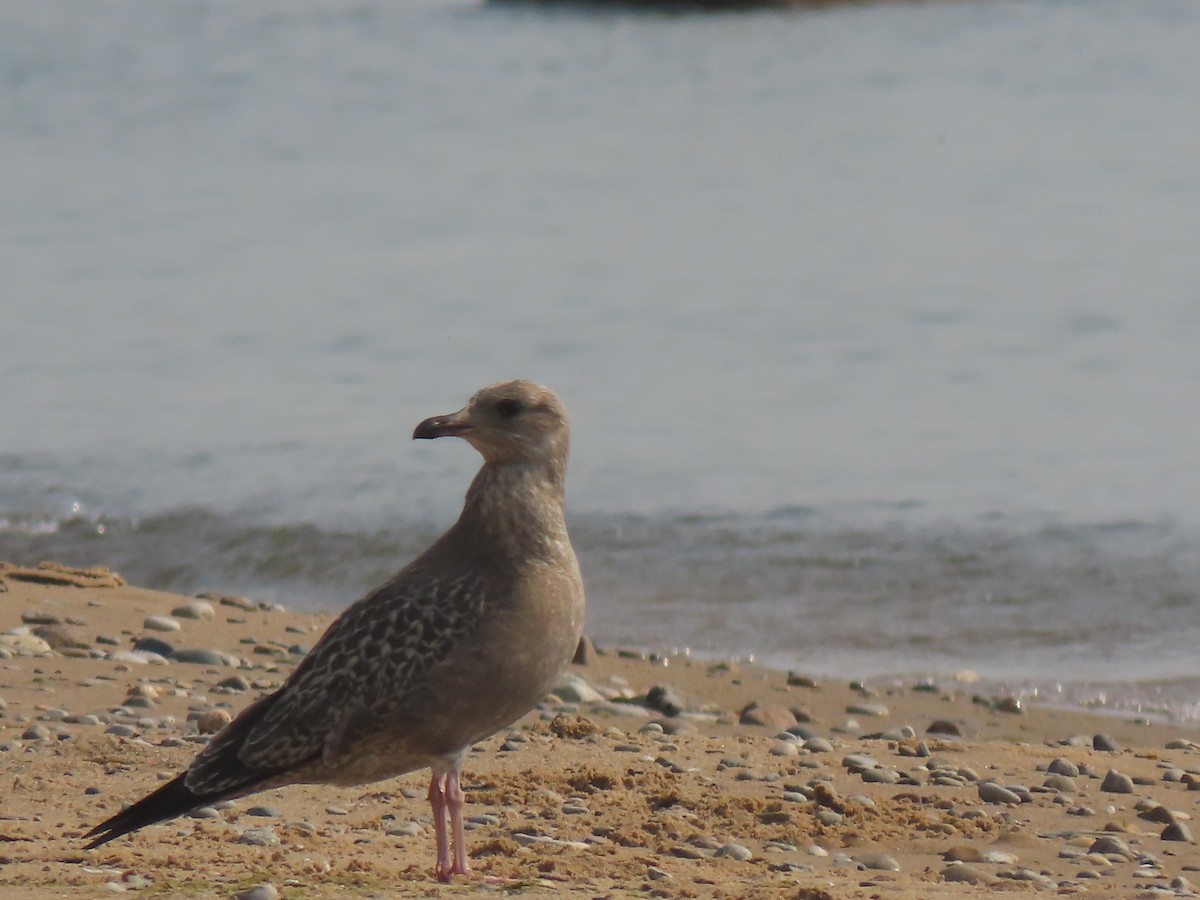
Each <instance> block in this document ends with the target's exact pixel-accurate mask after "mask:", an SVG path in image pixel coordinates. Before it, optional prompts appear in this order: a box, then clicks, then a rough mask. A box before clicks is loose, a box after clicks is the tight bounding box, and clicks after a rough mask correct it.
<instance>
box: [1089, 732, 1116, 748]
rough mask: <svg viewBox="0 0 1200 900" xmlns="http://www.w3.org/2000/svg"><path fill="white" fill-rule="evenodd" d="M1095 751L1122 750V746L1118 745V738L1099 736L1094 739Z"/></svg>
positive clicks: (1105, 735) (1093, 746)
mask: <svg viewBox="0 0 1200 900" xmlns="http://www.w3.org/2000/svg"><path fill="white" fill-rule="evenodd" d="M1092 749H1093V750H1120V749H1121V745H1120V744H1118V743H1117V741H1116V738H1113V737H1109V736H1108V735H1107V734H1097V735H1094V736H1093V737H1092Z"/></svg>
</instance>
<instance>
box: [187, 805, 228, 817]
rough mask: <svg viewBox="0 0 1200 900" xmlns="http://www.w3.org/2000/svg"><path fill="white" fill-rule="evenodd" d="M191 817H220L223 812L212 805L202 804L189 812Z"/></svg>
mask: <svg viewBox="0 0 1200 900" xmlns="http://www.w3.org/2000/svg"><path fill="white" fill-rule="evenodd" d="M187 815H188V818H190V819H219V818H221V814H220V813H219V812H217V810H216V809H214V808H213V807H211V806H201V807H197V808H196V809H193V810H192V811H191V812H190V813H188V814H187Z"/></svg>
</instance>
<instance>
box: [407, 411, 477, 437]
mask: <svg viewBox="0 0 1200 900" xmlns="http://www.w3.org/2000/svg"><path fill="white" fill-rule="evenodd" d="M470 430H471V423H470V422H469V421H468V420H467V411H466V410H465V409H460V410H459V411H458V412H456V413H450V415H448V416H434V417H433V418H432V419H426V420H425V421H424V422H422V423H421V424H420V425H418V426H417V427H416V429H415V430H414V431H413V440H414V441H416V440H432V439H433V438H440V437H462V436H463V435H464V434H466V433H467V432H468V431H470Z"/></svg>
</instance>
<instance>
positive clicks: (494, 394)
mask: <svg viewBox="0 0 1200 900" xmlns="http://www.w3.org/2000/svg"><path fill="white" fill-rule="evenodd" d="M440 437H459V438H463V439H464V440H466V441H467V442H468V443H469V444H471V446H472V447H474V448H475V449H476V450H478V451H479V453H480V454H481V455H482V456H483V466H482V468H481V469H480V470H479V472H478V474H477V475H476V476H475V479H474V481H472V482H471V486H470V488H469V489H468V490H467V495H466V500H465V502H464V504H463V509H462V513H461V515H460V516H459V518H458V521H457V522H455V524H454V525H453V526H451V528H450V529H449V530H448V531H447V532H446V533H445V534H443V535H442V536H441V537H440V538H438V540H437V541H435V542H434V543H433V544H432V545H431V546H430V547H429V548H428V549H427V550H426V551H425V552H424V553H422V554H421V555H420V556H418V557H417V558H416V559H414V560H413V561H412V562H410V563H409V564H408V565H407V566H405V567H404V568H403V569H401V570H400V571H399V572H398V573H397V574H396V575H395V576H394V577H393V578H392V579H391V580H390V581H388V582H386V583H385V584H383V585H381V586H380V587H378V588H376V589H375V590H374V591H371V592H370V593H369V594H367V595H366V596H365V597H363V598H362V599H360V600H358V601H357V602H355V603H353V604H352V605H351V606H349V607H348V608H347V609H346V610H345V612H343V613H342V614H341V615H340V616H338V617H337V618H336V619H335V620H334V621H333V622H332V623H331V624H330V626H329V628H328V630H326V632H325V633H324V634H323V635H322V636H321V638H320V640H318V641H317V643H316V645H315V646H314V647H313V648H312V650H311V651H310V652H309V654H308V655H307V656H306V657H305V658H304V659H303V660H302V661H301V662H300V664H299V665H298V666H297V667H296V668H295V670H294V671H293V672H292V674H291V675H290V676H289V677H288V679H287V680H286V681H285V682H284V683H283V685H282V686H281V687H280V688H279V689H278V690H276V691H275V692H274V693H271V694H268V695H266V696H264V697H261V698H260V699H258V700H256V701H255V702H254V703H252V704H250V706H248V707H246V709H245V710H243V711H242V713H241V714H240V715H239V716H237V718H235V719H234V720H233V721H232V722H230V723H229V724H228V725H227V726H226V727H225V728H224V729H223V730H222V731H221V732H220V733H218V734H217V735H216V736H214V737H213V739H212V740H211V741H210V742H209V743H208V745H207V746H206V747H205V748H204V749H203V750H202V751H201V752H200V754H199V755H198V756H197V757H196V758H195V759H194V760H193V761H192V763H191V765H189V766H188V767H187V769H186V770H184V771H183V772H181V773H180V774H179V775H177V776H176V777H175V778H174V779H173V780H171V781H169V782H167V783H166V784H164V785H163V786H162V787H160V788H159V789H158V790H156V791H154V792H153V793H151V794H149V795H148V796H146V797H144V798H143V799H141V800H139V801H138V802H136V803H134V804H133V805H132V806H130V807H128V808H127V809H125V810H123V811H122V812H119V813H117V814H116V815H114V816H112V817H111V818H109V819H107V820H106V821H104V822H102V823H100V824H99V825H97V826H96V827H95V828H93V829H92V830H91V831H89V832H88V833H87V834H86V835H85V837H88V838H92V841H91V843H89V844H88V845H87V848H88V849H92V848H94V847H99V846H100V845H101V844H104V843H106V842H108V841H111V840H113V839H115V838H118V837H121V836H122V835H125V834H128V833H129V832H132V831H136V830H137V829H139V828H142V827H144V826H146V825H150V824H153V823H155V822H162V821H165V820H167V819H172V818H175V817H176V816H179V815H183V814H184V813H187V812H189V811H191V810H193V809H196V808H198V807H201V806H209V805H211V804H213V803H216V802H218V801H221V800H228V799H231V798H235V797H244V796H246V795H248V794H253V793H257V792H259V791H265V790H269V789H271V788H278V787H282V786H285V785H289V784H333V785H340V786H352V785H359V784H366V783H369V782H374V781H380V780H383V779H385V778H392V777H394V776H397V775H403V774H405V773H407V772H414V771H416V770H418V769H424V768H429V769H430V770H431V777H430V782H429V804H430V807H431V808H432V812H433V823H434V832H435V834H436V837H437V867H436V874H437V877H438V880H440V881H448V880H449V879H450V878H451V876H452V875H469V874H470V871H471V870H470V866H469V863H468V859H467V849H466V842H465V839H464V836H463V820H462V808H463V799H464V798H463V790H462V785H461V782H460V773H461V770H462V764H463V760H464V758H465V756H466V754H467V751H468V750H469V749H470V747H471V745H472V744H475V743H477V742H478V741H481V740H483V739H484V738H486V737H488V736H490V735H492V734H495V733H496V732H497V731H499V730H500V729H502V728H505V727H506V726H508V725H511V724H512V723H513V722H515V721H516V720H517V719H519V718H520V717H521V716H523V715H524V714H525V713H526V712H528V711H529V710H530V709H532V708H533V707H534V706H535V705H537V703H538V702H539V701H540V700H541V699H542V698H543V697H544V696H545V694H546V693H547V692H548V691H549V689H550V688H551V686H552V685H553V684H554V682H555V680H556V679H557V678H558V676H559V675H560V674H561V672H562V671H563V669H564V668H565V667H566V665H567V663H568V662H569V661H570V660H571V657H572V655H573V653H574V651H575V648H576V646H577V644H578V642H579V638H580V634H581V630H582V627H583V613H584V592H583V580H582V578H581V577H580V573H579V564H578V562H577V561H576V558H575V551H574V550H573V549H572V547H571V541H570V538H569V537H568V536H567V526H566V521H565V518H564V515H563V501H564V482H565V479H566V470H567V456H568V451H569V444H570V430H569V426H568V422H567V413H566V410H565V409H564V408H563V405H562V403H561V402H560V401H559V399H558V397H556V396H555V394H554V393H553V392H552V391H551V390H550V389H548V388H546V387H543V386H542V385H539V384H534V383H533V382H529V381H508V382H503V383H501V384H494V385H491V386H489V387H485V388H483V389H482V390H480V391H479V392H478V393H476V394H475V395H474V396H473V397H472V398H471V400H470V402H469V403H468V404H467V405H466V406H465V407H463V408H462V409H461V410H459V411H458V412H456V413H451V414H449V415H443V416H434V417H433V418H430V419H426V420H425V421H423V422H422V423H421V424H420V425H418V426H417V428H416V430H415V431H414V432H413V438H414V439H432V438H440Z"/></svg>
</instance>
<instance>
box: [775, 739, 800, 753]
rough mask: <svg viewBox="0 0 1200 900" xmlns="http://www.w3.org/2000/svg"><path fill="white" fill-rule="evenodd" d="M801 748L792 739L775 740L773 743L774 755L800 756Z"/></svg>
mask: <svg viewBox="0 0 1200 900" xmlns="http://www.w3.org/2000/svg"><path fill="white" fill-rule="evenodd" d="M799 754H800V748H799V747H797V746H796V745H795V743H793V742H792V741H775V742H774V743H772V744H771V755H772V756H798V755H799Z"/></svg>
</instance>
